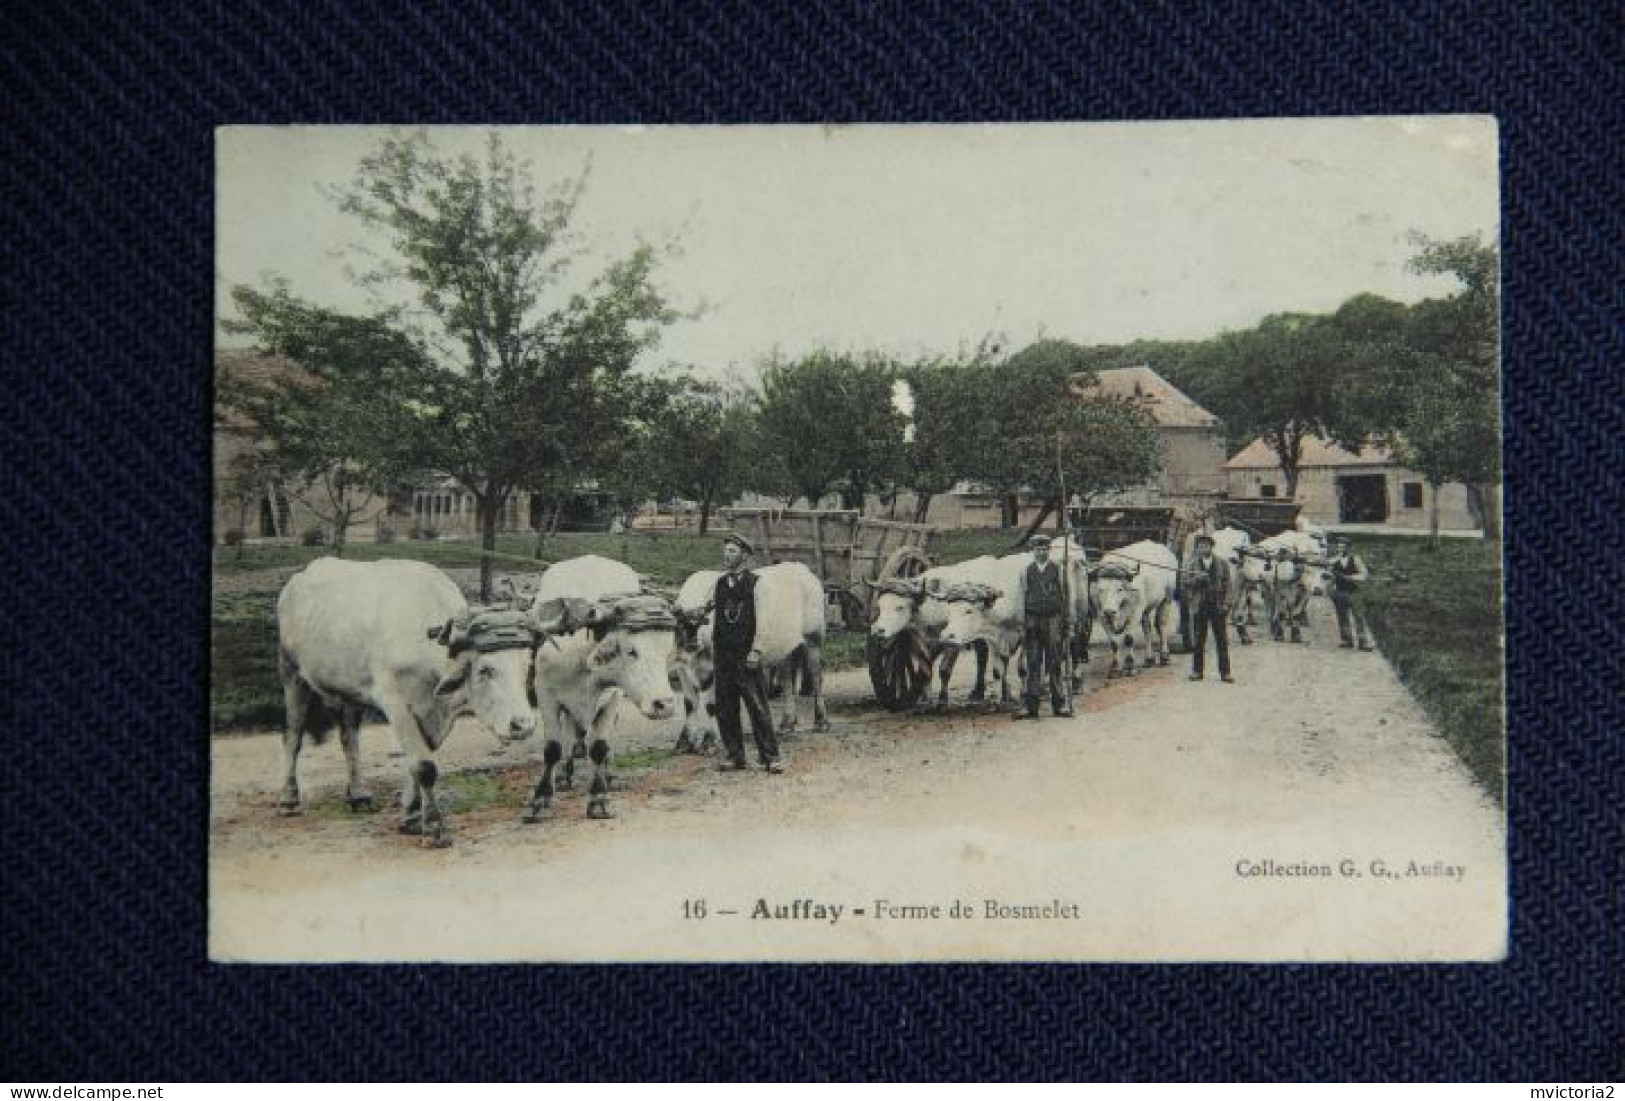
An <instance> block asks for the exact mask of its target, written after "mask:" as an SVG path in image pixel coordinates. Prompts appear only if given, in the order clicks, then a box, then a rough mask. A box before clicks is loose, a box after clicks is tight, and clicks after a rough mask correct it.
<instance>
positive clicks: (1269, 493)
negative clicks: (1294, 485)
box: [1258, 484, 1275, 497]
mask: <svg viewBox="0 0 1625 1101" xmlns="http://www.w3.org/2000/svg"><path fill="white" fill-rule="evenodd" d="M1258 495H1259V496H1260V497H1274V496H1275V486H1274V485H1273V484H1265V485H1261V486H1259V487H1258Z"/></svg>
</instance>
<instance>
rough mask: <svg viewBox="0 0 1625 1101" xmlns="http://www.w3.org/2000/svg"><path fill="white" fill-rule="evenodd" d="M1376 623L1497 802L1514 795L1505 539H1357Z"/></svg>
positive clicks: (1414, 689) (1410, 684) (1396, 663)
mask: <svg viewBox="0 0 1625 1101" xmlns="http://www.w3.org/2000/svg"><path fill="white" fill-rule="evenodd" d="M1354 543H1355V551H1356V552H1357V553H1358V554H1359V555H1360V556H1361V557H1362V558H1363V559H1365V564H1366V568H1367V569H1368V570H1370V572H1371V575H1372V580H1371V584H1370V585H1369V592H1368V593H1367V597H1366V599H1367V604H1368V607H1369V609H1370V616H1371V630H1372V631H1373V632H1374V633H1375V634H1376V636H1377V643H1378V645H1379V646H1380V647H1381V649H1382V652H1383V654H1384V656H1386V657H1387V658H1388V661H1389V662H1390V663H1391V664H1392V665H1393V667H1394V669H1395V671H1397V672H1398V674H1399V678H1400V680H1402V681H1404V682H1405V686H1406V687H1407V688H1409V689H1410V690H1411V693H1412V694H1413V695H1414V696H1415V697H1416V698H1417V700H1418V702H1420V703H1421V705H1422V707H1423V709H1424V710H1426V711H1427V713H1428V716H1429V717H1430V718H1431V719H1432V720H1433V722H1434V723H1435V724H1436V725H1437V726H1438V727H1439V730H1440V732H1441V733H1442V734H1443V735H1444V737H1445V739H1446V740H1447V741H1449V743H1450V744H1451V745H1452V746H1453V747H1454V748H1455V750H1456V752H1457V753H1458V754H1460V755H1461V759H1462V760H1463V761H1465V762H1466V764H1467V767H1468V768H1469V769H1470V770H1471V771H1472V773H1473V775H1474V776H1476V777H1477V778H1478V780H1479V782H1480V783H1482V784H1483V785H1484V787H1485V788H1486V789H1487V790H1488V791H1489V792H1490V793H1491V794H1493V795H1494V796H1495V798H1496V799H1497V800H1502V799H1504V797H1505V790H1504V789H1505V784H1506V763H1505V744H1506V736H1505V722H1504V719H1503V716H1502V707H1501V701H1502V650H1503V646H1504V643H1503V633H1502V624H1501V562H1500V546H1499V544H1496V543H1486V542H1484V541H1482V540H1478V539H1443V540H1440V544H1439V547H1438V549H1437V550H1430V549H1429V548H1428V546H1427V540H1426V539H1422V538H1415V537H1406V536H1366V535H1361V536H1355V537H1354Z"/></svg>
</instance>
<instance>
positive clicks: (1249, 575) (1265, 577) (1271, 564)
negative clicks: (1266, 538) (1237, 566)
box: [1236, 546, 1275, 586]
mask: <svg viewBox="0 0 1625 1101" xmlns="http://www.w3.org/2000/svg"><path fill="white" fill-rule="evenodd" d="M1236 554H1237V555H1238V556H1239V557H1240V559H1241V580H1242V582H1243V583H1244V584H1246V585H1248V586H1257V585H1265V584H1269V583H1271V582H1273V581H1274V580H1275V561H1274V559H1272V558H1271V557H1270V556H1269V552H1268V551H1267V550H1260V549H1258V548H1257V547H1252V546H1244V547H1237V548H1236Z"/></svg>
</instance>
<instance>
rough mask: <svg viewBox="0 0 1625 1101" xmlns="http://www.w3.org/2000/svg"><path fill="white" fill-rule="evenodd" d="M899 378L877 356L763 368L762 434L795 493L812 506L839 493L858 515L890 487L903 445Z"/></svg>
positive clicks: (819, 356) (823, 357)
mask: <svg viewBox="0 0 1625 1101" xmlns="http://www.w3.org/2000/svg"><path fill="white" fill-rule="evenodd" d="M896 377H897V370H896V367H895V366H894V365H893V364H892V363H890V362H889V361H887V360H885V359H884V358H882V357H879V356H868V357H865V358H864V359H861V360H858V359H853V358H851V357H849V356H844V355H838V354H836V353H833V352H829V351H823V350H820V351H817V352H814V353H812V354H811V355H808V356H805V357H803V358H802V359H799V360H795V361H793V362H788V363H786V362H770V363H769V364H768V365H767V366H766V367H765V368H764V369H763V371H762V401H761V405H760V408H759V411H758V419H759V423H760V431H761V436H762V439H763V442H764V444H765V445H766V446H767V447H768V448H770V449H771V450H772V452H773V454H774V455H775V456H776V458H777V459H778V463H779V465H780V466H781V467H782V470H783V472H784V477H785V478H787V479H788V482H789V487H790V488H791V490H792V492H793V494H799V495H800V496H802V497H805V498H806V499H807V501H808V502H809V503H810V504H812V505H813V506H815V507H816V506H817V504H818V502H819V501H820V500H822V499H823V498H824V496H825V495H826V494H828V493H831V492H835V491H838V492H839V493H840V494H841V503H842V504H843V506H844V507H846V508H853V509H860V510H861V509H862V508H863V505H864V498H865V497H866V496H867V495H868V494H869V493H870V492H871V491H874V490H878V489H882V488H885V487H886V486H888V485H889V484H890V483H891V481H892V480H893V479H894V477H895V474H896V470H897V462H898V453H899V450H900V448H901V446H902V441H903V416H902V414H901V413H900V412H899V411H898V409H897V407H896V405H895V404H894V402H893V397H892V383H893V381H894V380H895V379H896Z"/></svg>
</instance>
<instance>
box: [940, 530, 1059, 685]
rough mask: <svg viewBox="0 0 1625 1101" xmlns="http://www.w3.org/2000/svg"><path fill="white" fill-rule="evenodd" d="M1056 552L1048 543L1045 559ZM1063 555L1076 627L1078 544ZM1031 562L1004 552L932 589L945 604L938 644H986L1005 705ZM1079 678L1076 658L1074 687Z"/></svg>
mask: <svg viewBox="0 0 1625 1101" xmlns="http://www.w3.org/2000/svg"><path fill="white" fill-rule="evenodd" d="M1061 557H1062V555H1061V548H1060V545H1059V544H1055V545H1053V546H1052V547H1051V548H1050V561H1052V562H1055V563H1057V564H1059V563H1060V560H1061ZM1066 559H1067V568H1068V581H1067V587H1068V590H1069V591H1070V593H1071V596H1072V607H1071V611H1070V619H1071V622H1072V625H1073V628H1074V631H1076V630H1077V629H1078V628H1080V627H1081V626H1082V624H1083V623H1084V622H1085V621H1086V617H1087V615H1088V590H1089V586H1088V566H1087V562H1086V559H1085V555H1084V551H1083V548H1081V547H1079V546H1078V545H1077V544H1076V543H1074V544H1072V545H1071V546H1070V548H1069V549H1068V552H1067V554H1066ZM1032 562H1033V558H1032V555H1030V554H1007V555H1004V556H1002V557H1000V558H995V559H993V561H992V562H991V563H989V564H987V565H984V566H981V567H978V568H977V569H976V570H973V571H967V575H966V576H962V577H961V578H960V579H959V580H957V581H955V582H953V583H951V584H947V585H944V586H942V587H941V588H940V589H939V590H938V593H939V599H940V600H941V601H942V602H943V603H944V604H945V605H946V606H947V609H948V622H947V624H946V626H945V627H944V628H943V631H942V642H943V644H944V645H945V646H952V647H958V648H963V647H965V646H971V645H974V644H976V643H978V642H982V643H986V644H987V647H988V649H989V651H990V652H991V653H990V660H989V665H990V667H991V668H992V671H993V678H994V679H995V680H997V681H998V682H999V701H1000V702H1001V703H1005V704H1008V703H1011V702H1012V697H1011V693H1010V677H1009V665H1010V658H1011V657H1012V656H1013V655H1014V653H1015V651H1016V649H1017V648H1018V647H1020V646H1021V642H1022V635H1023V634H1024V633H1025V627H1026V611H1025V607H1026V603H1027V567H1028V566H1030V565H1032ZM1063 645H1066V646H1071V645H1072V640H1071V639H1067V640H1065V641H1064V642H1063ZM1081 677H1082V673H1081V671H1080V670H1079V669H1078V663H1077V662H1073V663H1072V681H1073V687H1074V688H1076V686H1077V684H1078V682H1079V680H1080V679H1081Z"/></svg>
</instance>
